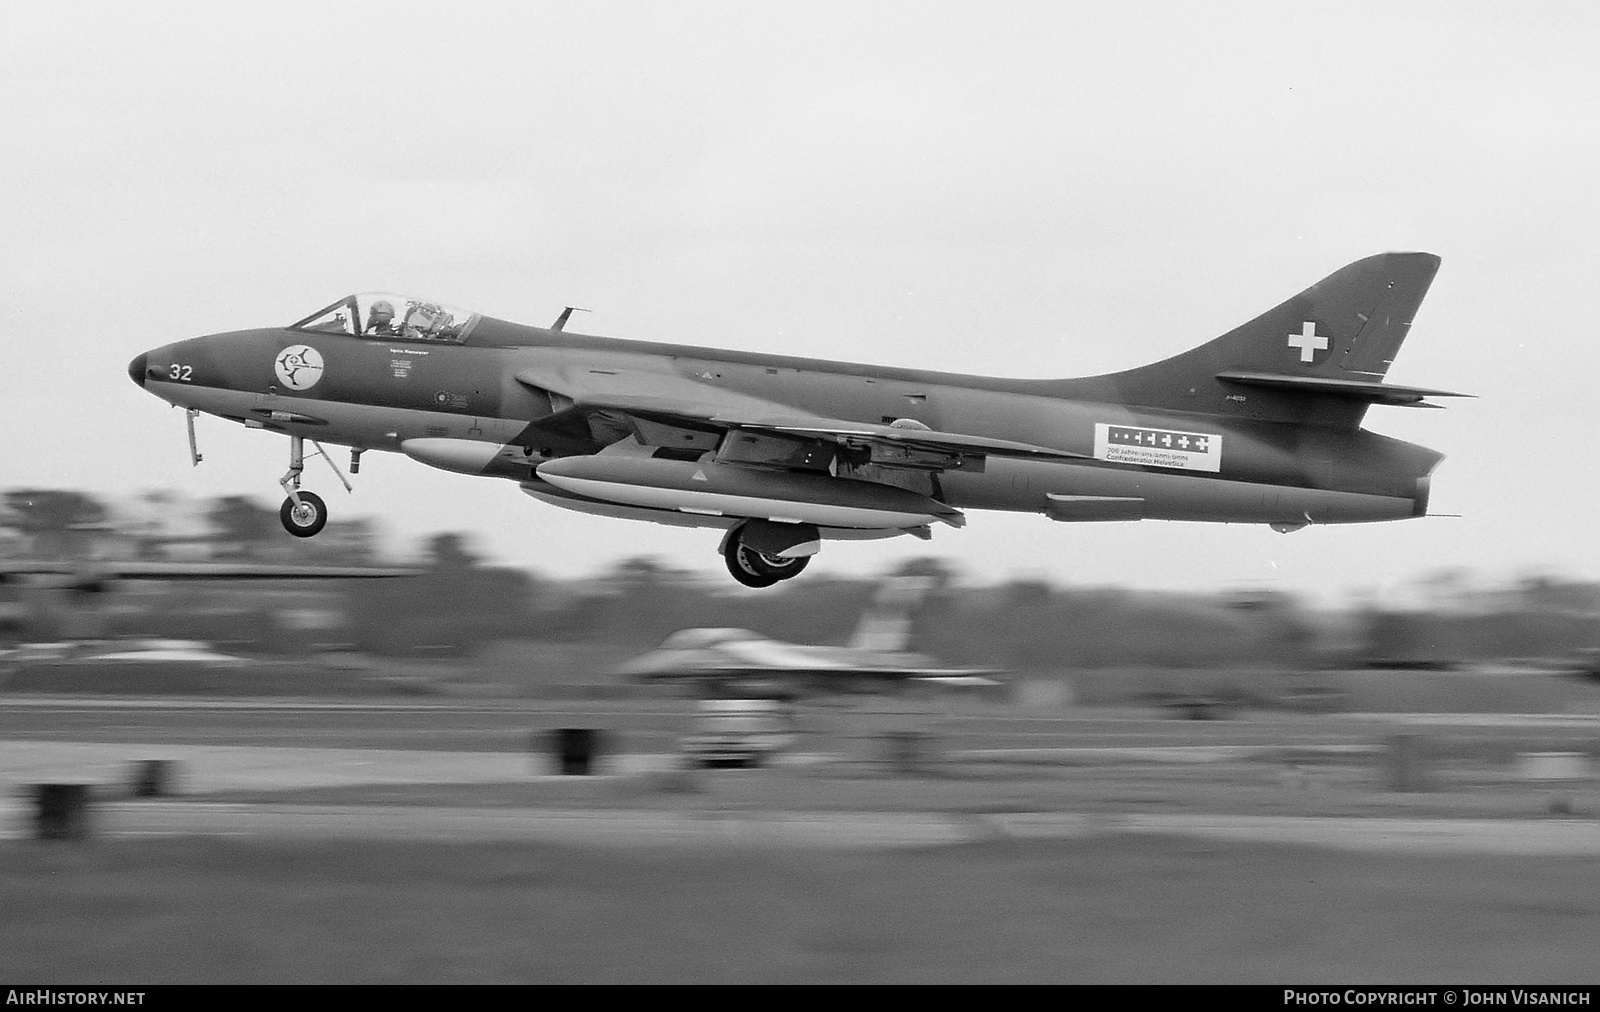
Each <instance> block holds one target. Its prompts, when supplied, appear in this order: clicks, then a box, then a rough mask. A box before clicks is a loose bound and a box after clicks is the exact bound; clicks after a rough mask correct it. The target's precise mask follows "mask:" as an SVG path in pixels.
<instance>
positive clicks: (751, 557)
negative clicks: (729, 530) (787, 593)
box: [722, 538, 811, 587]
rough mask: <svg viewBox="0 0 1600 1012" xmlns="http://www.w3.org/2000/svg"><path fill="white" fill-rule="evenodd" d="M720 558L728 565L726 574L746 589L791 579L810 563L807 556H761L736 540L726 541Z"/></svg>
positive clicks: (809, 558) (767, 585) (768, 585)
mask: <svg viewBox="0 0 1600 1012" xmlns="http://www.w3.org/2000/svg"><path fill="white" fill-rule="evenodd" d="M722 557H723V559H725V560H726V561H727V563H728V572H730V573H732V574H733V578H734V579H735V580H738V581H739V582H740V583H742V584H744V585H745V586H746V587H770V586H772V585H773V584H774V583H777V582H778V581H779V580H790V579H793V578H794V577H796V576H799V575H800V571H801V570H802V569H804V568H806V563H808V562H810V561H811V557H810V556H809V555H802V556H800V557H799V558H798V559H786V558H784V557H783V556H781V555H763V554H762V553H760V552H758V551H756V550H755V549H754V548H749V547H746V546H745V544H744V542H742V541H740V540H738V539H737V538H729V539H728V546H727V547H726V548H724V549H723V550H722Z"/></svg>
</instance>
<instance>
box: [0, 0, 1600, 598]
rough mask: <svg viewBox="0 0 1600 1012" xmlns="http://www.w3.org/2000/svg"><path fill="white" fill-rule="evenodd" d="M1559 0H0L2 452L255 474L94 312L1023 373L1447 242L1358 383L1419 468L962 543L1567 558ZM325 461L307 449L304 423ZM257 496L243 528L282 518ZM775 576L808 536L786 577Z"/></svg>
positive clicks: (1576, 244)
mask: <svg viewBox="0 0 1600 1012" xmlns="http://www.w3.org/2000/svg"><path fill="white" fill-rule="evenodd" d="M1597 53H1600V7H1597V6H1596V5H1594V4H1590V3H1544V4H1525V3H1518V4H1512V3H1503V4H1484V3H1464V2H1457V3H1449V4H1445V3H1415V4H1406V3H1393V2H1378V3H1361V2H1350V0H1342V2H1340V3H1337V4H1332V3H1330V4H1284V3H1231V4H1229V3H1214V4H1189V3H1176V2H1173V3H1152V4H1133V3H1117V4H1109V3H1094V4H1088V3H1085V4H1072V3H1064V2H1050V3H1010V4H1005V3H971V4H939V3H927V2H919V3H906V4H895V3H870V2H869V3H863V2H852V3H841V4H820V3H812V2H806V3H794V4H782V5H779V4H775V3H774V4H762V3H745V2H741V3H685V2H673V3H644V2H637V3H610V4H607V3H593V2H585V3H556V4H535V3H525V2H517V3H504V4H469V3H450V4H443V3H441V4H423V5H401V4H394V3H382V4H373V5H361V4H333V3H311V4H303V5H301V4H290V3H282V2H274V3H271V4H254V5H238V4H209V3H205V4H173V3H163V2H153V0H145V2H142V3H139V4H123V3H101V4H71V3H59V2H53V3H27V2H23V3H13V4H8V5H6V7H5V8H4V11H3V12H0V320H3V327H4V330H3V337H0V340H3V344H0V347H3V349H4V360H3V361H4V363H5V365H6V374H7V375H8V377H9V381H10V382H9V384H8V389H7V393H6V396H5V398H4V399H3V400H0V411H3V412H4V415H3V417H4V421H5V432H6V434H7V439H6V441H5V447H6V449H5V450H4V451H3V452H4V457H3V460H4V465H5V466H4V472H3V477H0V483H3V484H4V485H5V486H6V487H18V486H24V485H29V486H41V485H42V486H53V487H86V488H91V489H95V490H98V491H100V492H102V493H105V494H107V495H113V496H133V495H136V494H138V493H141V492H145V491H148V490H153V489H169V490H173V491H175V492H179V493H182V494H185V495H194V496H212V495H225V494H247V495H251V496H254V497H257V498H258V499H259V501H260V502H261V503H262V504H263V505H275V504H276V503H277V502H278V501H279V500H280V499H281V498H282V495H281V492H280V491H279V490H278V487H277V484H276V481H277V478H278V477H279V475H280V474H281V473H282V472H283V469H284V467H285V465H286V459H287V443H286V441H285V440H283V439H282V438H281V437H275V436H272V435H270V434H267V433H263V432H252V431H246V430H244V429H242V428H240V427H238V426H236V425H234V424H232V423H226V422H222V421H220V420H216V419H202V421H201V424H200V440H201V449H202V451H203V452H204V453H205V456H206V460H205V462H204V463H203V464H202V465H201V466H200V467H199V468H191V467H190V465H189V462H188V459H187V448H186V445H185V439H184V435H183V415H182V412H180V411H178V410H176V409H171V408H168V407H167V406H166V405H165V404H164V403H163V402H161V401H159V400H157V399H156V398H154V397H152V396H150V395H148V394H145V393H143V392H141V391H140V390H138V389H137V388H136V387H135V386H133V384H131V383H129V382H128V378H127V374H126V367H127V362H128V360H129V359H131V358H132V357H133V356H134V355H135V354H137V353H138V352H140V351H143V350H145V349H148V348H152V347H156V346H159V345H162V344H165V343H168V342H170V341H173V340H177V339H181V338H185V337H191V336H195V335H198V334H202V333H208V332H213V331H222V330H233V329H241V328H245V327H253V326H263V325H271V324H275V323H288V322H290V321H292V320H295V319H298V318H299V317H301V316H304V315H306V314H307V313H309V312H311V311H312V310H315V309H317V308H318V307H320V306H323V305H325V304H327V303H329V302H331V301H333V300H334V299H336V298H338V297H340V296H342V295H344V294H347V293H349V292H354V291H369V290H388V291H400V292H404V293H408V294H413V295H419V296H426V297H429V298H433V299H437V300H440V301H443V302H446V303H453V304H457V305H462V306H466V307H470V308H473V309H476V310H478V311H480V312H483V313H486V314H489V315H493V316H499V317H502V318H506V319H511V320H517V321H522V322H528V323H535V324H544V323H548V322H549V321H550V320H551V319H553V318H554V316H555V315H556V314H557V313H558V312H559V311H560V309H561V307H562V306H564V305H577V306H584V307H588V308H590V309H592V310H593V312H592V313H591V314H590V315H588V316H587V317H580V320H581V327H579V328H577V329H582V330H585V331H589V332H593V333H600V334H608V335H613V336H619V337H628V338H637V339H644V340H660V341H671V342H683V343H694V344H706V345H711V346H714V347H727V348H738V349H745V350H752V351H770V352H784V353H788V354H799V355H807V356H814V357H819V358H832V359H845V360H851V361H865V362H872V363H881V364H888V365H899V366H913V367H921V368H931V369H940V370H949V371H954V372H967V373H983V374H996V375H1007V376H1024V377H1058V376H1072V375H1086V374H1093V373H1099V372H1105V371H1110V370H1117V369H1123V368H1128V367H1132V366H1137V365H1142V364H1144V363H1146V362H1150V361H1154V360H1157V359H1161V358H1164V357H1167V356H1169V355H1172V354H1174V353H1176V352H1179V351H1182V350H1184V349H1186V348H1188V347H1191V346H1192V345H1195V344H1198V343H1200V342H1202V341H1204V340H1207V339H1209V338H1211V337H1214V336H1216V335H1217V334H1220V333H1222V332H1223V331H1226V330H1228V329H1230V328H1231V327H1233V326H1235V325H1237V324H1239V323H1241V322H1243V321H1245V320H1246V319H1249V318H1250V317H1252V316H1254V315H1256V314H1257V313H1259V312H1261V311H1262V310H1264V309H1267V308H1269V307H1271V306H1272V305H1275V304H1276V303H1278V302H1279V301H1281V300H1282V299H1284V298H1286V297H1288V296H1289V295H1292V294H1294V293H1295V292H1297V291H1299V290H1300V289H1302V288H1304V287H1306V286H1307V285H1309V284H1311V283H1313V282H1315V281H1317V280H1319V279H1320V278H1322V277H1323V276H1325V275H1327V274H1329V273H1331V272H1332V271H1334V270H1335V269H1337V268H1338V267H1340V266H1342V265H1343V264H1345V263H1348V262H1349V261H1352V260H1355V259H1358V258H1360V257H1362V256H1366V255H1368V254H1371V253H1376V252H1381V251H1385V250H1427V251H1429V252H1433V253H1437V254H1439V255H1440V256H1442V257H1443V258H1444V265H1443V267H1442V269H1441V270H1440V273H1439V276H1438V279H1437V280H1436V282H1435V284H1434V286H1433V289H1432V292H1431V294H1430V295H1429V297H1428V299H1427V301H1426V302H1425V303H1424V304H1423V307H1422V310H1421V312H1420V314H1419V315H1418V317H1417V319H1416V323H1415V326H1414V327H1413V329H1412V331H1411V337H1410V339H1409V341H1408V342H1407V344H1406V346H1405V348H1404V349H1403V351H1402V352H1401V354H1400V356H1399V358H1398V360H1397V361H1396V363H1395V366H1394V368H1393V369H1392V370H1391V371H1390V374H1389V378H1390V379H1391V380H1393V381H1394V382H1397V383H1405V384H1413V385H1423V386H1436V387H1442V388H1444V389H1451V390H1461V391H1466V392H1471V393H1475V394H1477V395H1479V398H1480V399H1478V400H1471V401H1456V402H1451V404H1450V407H1449V409H1448V410H1446V411H1418V410H1406V409H1399V408H1386V407H1377V408H1374V409H1372V411H1371V412H1369V414H1368V416H1367V426H1368V427H1369V428H1372V429H1374V430H1376V431H1379V432H1382V433H1385V434H1388V435H1393V436H1397V437H1399V438H1402V439H1406V440H1410V441H1413V442H1419V443H1423V444H1425V445H1428V446H1432V447H1435V448H1437V449H1439V450H1441V451H1443V452H1445V453H1446V454H1448V459H1446V460H1445V462H1444V463H1443V464H1442V465H1441V466H1440V468H1439V470H1438V471H1437V472H1436V473H1435V476H1434V494H1433V501H1432V509H1433V510H1434V511H1435V512H1438V513H1458V514H1462V518H1461V519H1448V518H1437V519H1426V520H1420V521H1418V520H1413V521H1405V522H1401V523H1392V524H1377V525H1362V526H1353V527H1324V528H1310V529H1307V530H1303V531H1300V532H1298V533H1296V534H1292V535H1287V536H1285V535H1279V534H1275V533H1272V532H1271V531H1269V530H1267V529H1266V528H1263V527H1253V526H1217V525H1201V524H1186V523H1163V522H1145V523H1139V524H1100V525H1094V524H1084V525H1069V524H1053V523H1051V522H1049V521H1047V520H1045V519H1044V518H1042V517H1040V516H1032V515H1020V514H1018V515H1013V514H1001V513H979V512H974V513H973V514H972V515H971V517H970V523H969V525H968V527H967V528H966V529H965V530H962V531H955V530H948V529H940V530H939V531H938V532H937V533H936V535H935V540H934V541H933V543H932V544H923V543H921V542H917V541H913V540H911V539H895V540H891V541H886V542H879V543H873V544H857V545H851V544H832V545H829V546H828V548H827V549H826V550H825V551H824V553H823V554H822V555H821V556H820V557H818V559H817V560H816V561H815V562H814V563H813V565H812V569H811V572H812V573H816V572H823V571H833V572H843V573H868V572H876V571H880V570H882V569H884V568H887V567H888V566H891V565H892V564H894V562H896V561H897V560H899V559H902V558H907V557H910V556H913V555H917V554H924V553H928V552H930V551H931V552H933V553H935V554H938V555H940V556H942V557H944V558H946V559H947V560H949V561H951V562H952V563H954V564H956V565H957V566H959V567H961V568H962V569H963V570H965V571H966V572H967V573H969V574H971V575H972V576H973V577H975V578H979V579H983V580H989V579H1001V578H1005V577H1007V576H1010V575H1013V574H1024V573H1025V574H1030V575H1045V576H1049V577H1051V578H1053V579H1055V580H1058V581H1060V582H1062V583H1069V584H1085V583H1089V584H1100V583H1112V582H1120V583H1127V584H1131V585H1134V586H1139V587H1150V588H1182V589H1212V588H1223V589H1226V588H1235V587H1242V586H1250V587H1278V588H1282V589H1287V590H1298V591H1320V592H1323V593H1330V592H1341V593H1354V592H1359V591H1362V590H1364V589H1380V590H1381V589H1383V588H1388V587H1393V586H1397V585H1399V584H1402V583H1404V582H1406V581H1408V580H1411V579H1413V578H1415V577H1416V576H1418V575H1419V574H1422V573H1426V572H1430V571H1434V570H1438V569H1441V568H1446V567H1466V568H1469V569H1471V570H1473V571H1474V572H1476V573H1479V574H1481V575H1482V576H1483V577H1485V578H1488V579H1506V578H1511V577H1514V576H1516V575H1518V574H1523V573H1527V572H1534V571H1544V572H1549V573H1553V574H1557V575H1561V576H1567V577H1574V578H1581V579H1590V580H1596V579H1600V533H1597V532H1596V523H1597V520H1600V462H1597V459H1600V450H1597V449H1596V445H1592V444H1596V442H1597V434H1596V425H1595V419H1596V416H1597V408H1596V403H1595V398H1594V390H1595V387H1596V384H1597V382H1600V334H1597V323H1596V311H1595V308H1594V305H1595V293H1596V291H1597V290H1600V59H1597V58H1596V54H1597ZM341 457H342V455H341ZM308 475H309V482H308V487H310V488H313V489H315V490H317V491H319V492H320V493H322V494H323V495H324V497H325V498H327V499H328V501H329V504H330V506H331V508H332V510H333V520H332V522H333V523H338V522H339V519H340V518H341V517H343V516H351V515H369V516H374V517H376V518H379V519H380V520H381V522H382V524H383V526H384V529H385V530H387V531H388V532H390V533H391V534H392V536H393V537H394V538H395V540H396V542H397V543H400V542H402V541H405V540H408V539H414V538H415V537H417V536H418V535H420V534H422V533H425V532H432V531H438V530H447V529H460V530H465V531H468V532H471V534H472V537H473V543H474V544H475V546H476V547H477V548H478V550H479V551H480V552H482V553H483V554H485V555H487V556H490V557H493V558H496V559H499V560H502V561H505V562H508V563H515V564H526V565H531V566H535V567H537V568H540V569H543V570H545V571H547V572H551V573H556V574H577V573H585V572H591V571H594V570H596V569H599V568H601V567H603V566H605V565H606V564H608V563H610V562H612V561H614V560H616V559H618V558H620V557H623V556H627V555H638V554H656V555H660V556H662V557H663V558H665V559H667V560H668V561H670V562H671V563H673V564H675V565H681V566H684V567H687V568H693V569H696V570H704V571H706V572H708V573H713V574H714V573H720V570H721V561H720V560H719V559H718V558H717V557H716V556H715V554H714V550H715V546H716V542H717V539H718V534H717V533H716V532H713V531H693V530H677V529H672V528H665V527H659V526H656V525H652V524H640V523H630V522H625V521H614V520H603V519H600V518H593V517H585V516H581V515H578V514H574V513H569V512H566V511H562V510H558V509H556V508H553V507H550V506H547V505H544V504H541V503H537V502H535V501H532V500H530V499H528V498H526V497H525V496H523V495H522V494H521V493H520V492H519V491H518V490H517V487H516V485H515V484H514V483H511V482H499V481H494V480H490V479H481V478H479V479H475V478H468V477H462V476H457V475H451V474H446V473H444V472H440V471H435V470H431V469H429V468H427V467H425V466H423V465H421V464H418V463H414V462H412V461H410V460H408V459H406V458H404V457H400V456H398V455H388V454H371V455H369V456H368V457H367V458H366V460H365V461H364V462H363V469H362V473H361V474H360V475H359V476H358V478H357V479H356V482H357V484H356V492H355V494H354V495H353V496H346V495H345V494H344V493H343V492H342V491H341V490H339V488H338V485H337V482H336V481H335V480H334V479H333V477H332V475H331V474H328V473H327V472H326V470H325V469H324V468H323V467H322V464H321V462H315V463H312V464H310V465H309V470H308ZM286 536H287V535H286ZM808 575H809V574H808Z"/></svg>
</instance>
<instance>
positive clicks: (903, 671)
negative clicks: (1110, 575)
mask: <svg viewBox="0 0 1600 1012" xmlns="http://www.w3.org/2000/svg"><path fill="white" fill-rule="evenodd" d="M931 584H932V581H931V580H929V579H927V578H925V577H909V576H902V577H894V578H891V579H889V580H888V581H886V582H885V583H884V584H883V585H882V586H881V587H879V588H878V591H877V593H876V594H875V595H874V598H873V602H872V606H871V607H870V608H868V609H867V611H866V612H865V613H864V614H863V615H862V618H861V624H860V625H859V626H857V627H856V631H855V634H854V635H853V636H852V637H851V640H850V643H849V645H847V646H813V645H809V644H798V643H784V642H782V641H780V640H774V639H770V638H768V637H766V636H762V635H760V634H759V633H754V632H751V631H750V630H748V629H680V630H679V631H677V632H675V633H673V634H672V635H671V636H668V637H667V638H666V640H664V641H663V642H662V644H661V646H660V647H658V648H656V649H655V650H653V651H651V652H650V653H648V654H645V655H643V656H642V657H636V658H634V659H633V660H631V661H629V662H627V663H626V664H624V665H622V666H621V667H620V668H618V669H617V674H620V675H624V676H627V677H630V678H635V679H638V680H640V681H644V682H678V683H688V684H691V685H694V686H695V687H697V688H700V689H702V690H704V691H705V692H706V694H708V695H718V694H735V695H739V696H743V697H750V696H770V695H782V696H798V695H803V694H811V693H816V692H877V691H881V690H883V689H888V688H894V687H897V686H908V685H933V686H945V687H972V686H997V685H1000V684H1001V683H1000V682H999V681H997V680H996V679H995V678H994V677H993V676H994V675H995V674H996V672H995V670H994V669H992V668H952V667H948V666H946V665H943V664H940V663H939V662H938V661H936V660H934V659H932V658H931V657H925V656H923V655H922V654H918V653H913V652H911V651H910V650H909V649H907V648H908V647H909V645H910V640H911V612H912V610H913V609H914V608H915V607H916V606H917V605H918V604H919V603H920V602H921V600H922V599H923V597H924V595H926V593H927V591H928V590H929V588H930V586H931Z"/></svg>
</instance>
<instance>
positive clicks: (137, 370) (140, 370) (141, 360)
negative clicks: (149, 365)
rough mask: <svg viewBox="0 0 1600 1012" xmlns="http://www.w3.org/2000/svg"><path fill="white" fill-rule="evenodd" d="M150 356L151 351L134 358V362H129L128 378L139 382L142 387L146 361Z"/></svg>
mask: <svg viewBox="0 0 1600 1012" xmlns="http://www.w3.org/2000/svg"><path fill="white" fill-rule="evenodd" d="M149 357H150V353H149V352H146V353H144V354H143V355H140V356H139V357H138V358H136V359H134V360H133V361H132V362H129V363H128V378H129V379H131V380H133V381H134V382H135V383H137V384H139V385H140V386H141V387H142V386H144V369H145V361H146V360H147V359H149Z"/></svg>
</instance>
